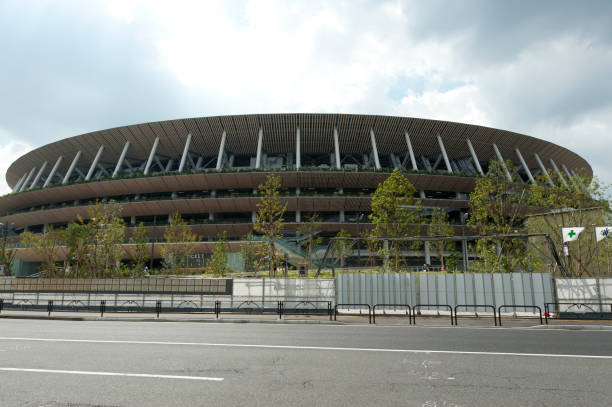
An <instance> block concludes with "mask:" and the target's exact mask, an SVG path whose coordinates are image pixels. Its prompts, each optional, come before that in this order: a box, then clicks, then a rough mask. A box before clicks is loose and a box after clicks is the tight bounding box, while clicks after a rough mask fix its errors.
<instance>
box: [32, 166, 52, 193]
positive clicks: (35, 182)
mask: <svg viewBox="0 0 612 407" xmlns="http://www.w3.org/2000/svg"><path fill="white" fill-rule="evenodd" d="M47 164H48V163H47V162H46V161H45V162H44V163H43V165H41V166H40V170H38V173H37V174H36V177H34V181H32V183H31V184H30V188H29V189H32V188H34V187H35V186H36V184H38V180H39V179H40V177H41V176H42V173H43V171H44V170H45V168H47Z"/></svg>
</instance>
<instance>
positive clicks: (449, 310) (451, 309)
mask: <svg viewBox="0 0 612 407" xmlns="http://www.w3.org/2000/svg"><path fill="white" fill-rule="evenodd" d="M425 307H427V308H435V309H437V310H438V311H439V309H440V308H446V309H448V312H449V314H450V323H451V325H455V322H454V318H453V308H452V307H451V306H450V305H448V304H416V305H415V306H413V307H412V319H413V321H414V324H415V325H416V316H417V311H418V314H419V315H421V312H420V311H421V308H425Z"/></svg>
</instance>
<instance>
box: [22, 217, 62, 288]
mask: <svg viewBox="0 0 612 407" xmlns="http://www.w3.org/2000/svg"><path fill="white" fill-rule="evenodd" d="M21 242H22V243H23V245H24V246H25V247H31V248H32V249H33V250H34V252H35V253H36V254H38V255H39V256H40V257H41V258H42V264H41V265H40V271H41V273H42V274H43V275H44V276H45V277H55V276H56V275H57V274H58V270H57V267H56V265H55V263H56V261H57V254H58V251H59V248H60V246H61V245H62V234H61V233H60V232H58V231H56V230H55V229H54V228H53V226H49V229H48V230H47V231H46V232H44V233H40V234H34V233H32V232H23V233H22V234H21Z"/></svg>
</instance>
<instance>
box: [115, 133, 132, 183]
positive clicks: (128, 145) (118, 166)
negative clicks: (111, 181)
mask: <svg viewBox="0 0 612 407" xmlns="http://www.w3.org/2000/svg"><path fill="white" fill-rule="evenodd" d="M129 148H130V142H129V141H126V142H125V145H124V146H123V151H121V155H120V156H119V160H117V165H115V171H113V178H116V177H117V175H119V171H121V166H122V165H123V161H125V156H126V154H127V152H128V149H129Z"/></svg>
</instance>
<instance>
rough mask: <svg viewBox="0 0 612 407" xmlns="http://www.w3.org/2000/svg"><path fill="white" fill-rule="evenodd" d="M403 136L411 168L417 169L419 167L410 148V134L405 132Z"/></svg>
mask: <svg viewBox="0 0 612 407" xmlns="http://www.w3.org/2000/svg"><path fill="white" fill-rule="evenodd" d="M404 136H405V137H406V146H407V147H408V154H409V155H410V163H412V169H413V170H414V171H418V170H419V167H417V162H416V159H415V158H414V150H413V149H412V143H411V142H410V134H408V132H406V133H405V134H404Z"/></svg>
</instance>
